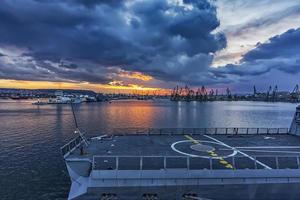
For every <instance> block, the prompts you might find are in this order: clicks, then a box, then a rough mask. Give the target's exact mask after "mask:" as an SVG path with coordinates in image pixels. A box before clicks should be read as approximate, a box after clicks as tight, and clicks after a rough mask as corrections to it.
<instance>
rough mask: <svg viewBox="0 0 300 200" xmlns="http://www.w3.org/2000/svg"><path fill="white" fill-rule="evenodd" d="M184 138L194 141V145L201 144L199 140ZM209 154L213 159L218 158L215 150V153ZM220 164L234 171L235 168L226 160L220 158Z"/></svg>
mask: <svg viewBox="0 0 300 200" xmlns="http://www.w3.org/2000/svg"><path fill="white" fill-rule="evenodd" d="M184 137H186V138H187V139H188V140H190V141H192V142H193V143H194V144H200V142H199V141H198V140H195V139H194V138H192V137H191V136H189V135H184ZM207 153H208V154H209V155H210V156H211V157H218V154H217V153H216V152H215V150H213V151H207ZM219 163H221V164H222V165H224V167H226V168H228V169H233V166H232V165H231V164H230V163H229V162H227V161H226V160H224V158H222V157H221V158H220V159H219Z"/></svg>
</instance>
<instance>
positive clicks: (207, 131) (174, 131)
mask: <svg viewBox="0 0 300 200" xmlns="http://www.w3.org/2000/svg"><path fill="white" fill-rule="evenodd" d="M104 131H105V134H114V135H135V134H138V135H141V134H147V135H182V134H190V135H250V134H251V135H260V134H261V135H265V134H270V135H274V134H289V128H264V127H260V128H253V127H252V128H245V127H226V128H222V127H219V128H115V129H111V130H104Z"/></svg>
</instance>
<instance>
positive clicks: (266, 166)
mask: <svg viewBox="0 0 300 200" xmlns="http://www.w3.org/2000/svg"><path fill="white" fill-rule="evenodd" d="M204 137H207V138H209V139H211V140H214V141H215V142H218V143H219V144H222V145H224V146H226V147H228V148H231V149H234V150H236V151H237V152H238V153H240V154H242V155H243V156H245V157H247V158H249V159H250V160H253V161H254V162H256V163H257V164H260V165H261V166H263V167H264V168H266V169H272V168H271V167H269V166H268V165H266V164H264V163H262V162H260V161H258V160H256V159H255V158H253V157H252V156H250V155H248V154H246V153H244V152H242V151H240V150H238V149H236V148H235V147H232V146H229V145H227V144H225V143H224V142H221V141H220V140H218V139H216V138H213V137H211V136H208V135H204Z"/></svg>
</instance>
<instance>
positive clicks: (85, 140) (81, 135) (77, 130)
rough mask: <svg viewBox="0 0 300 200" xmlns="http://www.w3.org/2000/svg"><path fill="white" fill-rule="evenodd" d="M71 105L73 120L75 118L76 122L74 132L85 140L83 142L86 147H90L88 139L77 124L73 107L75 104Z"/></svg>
mask: <svg viewBox="0 0 300 200" xmlns="http://www.w3.org/2000/svg"><path fill="white" fill-rule="evenodd" d="M70 104H71V109H72V113H73V118H74V122H75V126H76V130H75V131H74V132H75V133H78V134H79V135H80V137H81V139H82V140H83V142H84V143H85V145H86V146H88V145H89V143H88V141H87V139H86V138H85V137H84V135H83V133H82V132H81V131H80V129H79V128H78V124H77V119H76V115H75V112H74V107H73V103H72V102H70Z"/></svg>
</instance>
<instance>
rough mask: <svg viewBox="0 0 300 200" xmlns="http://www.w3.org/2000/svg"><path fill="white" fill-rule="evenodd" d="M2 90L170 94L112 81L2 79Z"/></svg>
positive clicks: (166, 91) (156, 89) (161, 90)
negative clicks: (77, 90)
mask: <svg viewBox="0 0 300 200" xmlns="http://www.w3.org/2000/svg"><path fill="white" fill-rule="evenodd" d="M0 88H22V89H80V90H93V91H95V92H104V93H114V92H121V93H132V92H133V91H134V92H135V93H142V92H145V91H150V92H151V91H152V92H153V93H154V91H159V92H157V93H158V94H165V93H169V90H168V89H162V88H155V87H146V86H143V85H137V84H127V85H124V84H123V82H122V81H112V82H110V83H109V84H92V83H88V82H81V83H70V82H48V81H20V80H7V79H0Z"/></svg>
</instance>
